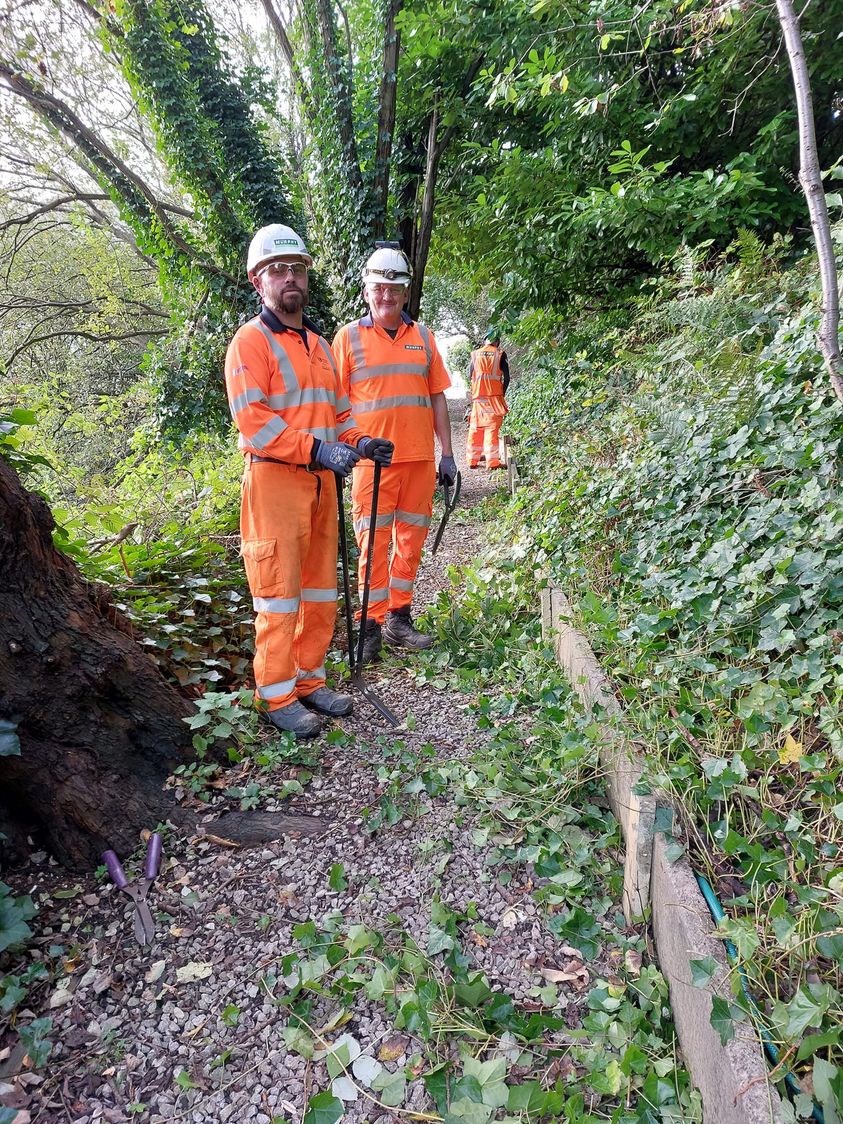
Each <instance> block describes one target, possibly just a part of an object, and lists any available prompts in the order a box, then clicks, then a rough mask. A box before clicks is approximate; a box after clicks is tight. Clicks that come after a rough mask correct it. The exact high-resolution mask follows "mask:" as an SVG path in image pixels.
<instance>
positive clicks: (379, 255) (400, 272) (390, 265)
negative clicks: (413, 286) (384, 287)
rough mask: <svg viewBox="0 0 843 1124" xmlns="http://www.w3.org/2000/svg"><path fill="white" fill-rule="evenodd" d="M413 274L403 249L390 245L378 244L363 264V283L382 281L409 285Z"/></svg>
mask: <svg viewBox="0 0 843 1124" xmlns="http://www.w3.org/2000/svg"><path fill="white" fill-rule="evenodd" d="M412 276H413V270H412V267H411V266H410V263H409V261H408V260H407V256H406V254H405V253H404V251H403V250H399V249H397V248H393V247H391V246H380V247H378V249H377V250H375V252H374V253H373V254H372V256H371V257H370V258H369V260H368V261H367V262H366V264H365V265H364V266H363V283H364V284H366V283H367V282H372V283H374V284H378V283H384V282H386V284H388V285H389V284H392V285H409V284H410V280H411V279H412Z"/></svg>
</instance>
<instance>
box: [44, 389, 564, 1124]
mask: <svg viewBox="0 0 843 1124" xmlns="http://www.w3.org/2000/svg"><path fill="white" fill-rule="evenodd" d="M463 406H464V404H463V403H462V402H454V403H453V404H452V416H453V422H454V431H455V451H456V453H457V457H458V461H461V462H462V472H463V488H462V500H461V511H459V510H458V511H457V512H455V514H454V516H453V517H452V520H451V524H450V526H449V528H448V530H447V532H446V534H445V538H444V540H443V543H442V546H441V547H440V550H439V551H438V552H437V555H436V556H435V557H431V556H430V555H429V554H428V555H426V557H425V559H424V561H423V563H422V568H421V572H420V577H419V582H418V587H417V596H416V608H417V609H420V608H422V607H423V606H424V605H425V604H430V603H431V602H432V600H433V599H434V597H435V596H436V594H437V592H438V591H439V590H441V589H444V588H446V587H447V586H448V579H447V577H446V570H447V568H448V567H449V566H453V565H461V564H465V563H468V562H470V561H471V560H472V558H474V557H475V555H476V554H477V553H478V552H479V551H480V550H481V549H482V545H483V543H482V538H483V534H482V527H481V526H479V525H478V523H477V520H476V518H472V516H471V510H472V508H473V507H475V506H476V505H477V503H478V502H479V501H480V500H481V499H482V498H483V497H484V496H486V495H488V494H490V492H492V491H494V490H495V489H496V488H499V487H502V486H504V487H505V486H506V474H505V473H503V472H500V471H498V472H494V473H487V472H484V471H482V470H478V471H470V470H467V469H466V468H465V466H464V457H463V453H464V447H465V435H464V434H465V427H464V425H463V423H462V411H463ZM438 514H439V513H438V509H437V512H435V514H434V528H435V525H436V522H437V520H438ZM411 669H412V656H411V655H410V656H408V657H407V658H406V659H402V660H400V661H398V660H395V659H394V658H391V659H390V660H389V661H388V663H386V664H384V665H383V666H381V667H379V668H376V669H373V670H372V671H370V672H369V673H368V675H367V678H368V679H369V680H370V681H371V683H372V684H373V686H375V687H376V688H377V690H378V691H379V692H380V693H381V694H382V696H383V698H384V700H385V702H386V703H387V704H388V705H389V706H390V707H391V708H392V709H393V710H394V711H395V712H396V713H397V714H399V715H401V716H405V715H408V714H409V715H412V719H413V725H414V728H413V729H402V730H401V731H399V732H398V733H397V734H396V733H394V732H392V731H390V730H389V728H388V727H387V726H386V724H385V723H384V722H383V720H382V719H381V718H380V717H379V716H378V715H377V714H375V713H374V712H373V711H372V709H371V708H370V707H369V706H368V705H367V703H366V702H365V701H364V700H362V699H360V698H358V699H357V700H356V703H355V713H354V715H353V716H352V717H351V718H349V719H346V720H343V721H342V724H341V725H342V728H343V729H344V730H345V731H347V732H348V733H349V734H353V735H355V736H356V737H355V744H352V745H351V746H348V747H346V746H341V747H340V746H334V745H330V744H328V743H327V742H326V741H325V739H324V737H323V738H322V739H320V741H319V742H318V743H316V744H317V747H318V751H319V756H320V765H319V769H318V773H317V775H316V776H314V778H313V780H312V782H311V783H310V785H309V786H307V787H306V788H305V791H304V795H302V796H301V797H297V798H295V800H294V801H293V803H292V810H295V811H299V812H302V813H304V814H308V815H319V816H323V817H325V819H326V820H327V821H328V829H327V831H326V832H325V834H324V835H322V836H321V837H319V838H315V839H306V838H295V837H292V836H291V837H288V838H285V839H283V840H280V841H278V842H276V843H272V844H269V845H267V846H260V847H255V848H251V849H230V848H226V847H225V846H221V845H219V844H218V843H214V842H211V841H209V840H207V839H203V838H202V837H201V836H197V837H194V838H193V839H191V840H184V839H182V840H177V839H174V840H172V841H171V842H168V845H167V855H166V860H165V865H164V869H163V871H162V873H161V876H160V877H159V879H158V881H157V882H156V883H155V885H154V887H153V889H152V892H151V899H150V900H151V905H152V908H153V910H154V913H155V916H156V920H157V932H158V936H157V940H156V943H155V944H154V945H153V947H152V948H151V949H150V950H148V951H145V950H140V949H139V948H138V946H137V945H136V944H135V943H134V941H133V939H132V936H131V920H130V911H129V909H128V908H127V907H126V903H125V899H124V898H123V897H122V896H121V895H120V894H119V893H118V892H116V891H115V890H114V889H113V888H109V887H104V886H101V885H100V886H98V887H95V886H94V885H93V883H92V882H90V881H89V882H88V883H86V884H85V885H84V886H83V890H84V891H85V892H84V894H80V895H79V896H77V897H75V898H70V899H67V900H59V901H55V900H54V901H53V909H54V911H55V912H54V913H52V914H51V909H50V906H49V905H45V906H44V908H43V909H42V913H41V916H40V919H39V922H40V926H41V928H40V933H41V936H40V939H41V940H42V944H59V943H60V944H62V945H63V946H64V948H65V950H66V957H67V960H66V963H67V966H68V969H69V970H70V969H72V971H71V974H70V975H69V977H68V979H67V980H65V981H64V987H65V991H64V993H63V995H64V998H63V999H62V1000H61V1003H60V1004H57V1005H55V1006H54V1007H53V1008H52V1009H49V1010H46V1011H45V1012H44V1013H45V1014H48V1015H49V1016H51V1017H52V1019H53V1023H54V1029H53V1033H52V1039H53V1041H54V1042H55V1048H54V1051H53V1056H52V1059H51V1061H50V1063H49V1066H48V1070H47V1077H46V1080H45V1081H44V1082H43V1084H42V1085H41V1086H40V1088H36V1089H35V1090H34V1097H33V1103H32V1104H31V1105H30V1112H31V1114H32V1117H31V1118H32V1121H45V1122H46V1121H72V1122H74V1124H94V1122H95V1121H109V1122H121V1121H128V1120H137V1119H140V1120H143V1121H148V1122H149V1124H160V1122H163V1121H167V1122H173V1121H191V1122H195V1124H203V1122H208V1124H211V1122H213V1124H217V1122H225V1121H235V1122H237V1124H246V1122H254V1124H270V1122H271V1121H272V1120H273V1118H275V1117H280V1118H286V1119H288V1120H292V1121H295V1122H296V1124H298V1121H300V1120H301V1118H302V1116H303V1113H304V1111H305V1108H306V1104H307V1100H308V1098H309V1097H310V1096H312V1095H313V1094H314V1093H315V1092H318V1091H320V1090H324V1089H327V1088H329V1085H330V1081H329V1079H328V1077H327V1073H326V1070H325V1065H324V1062H309V1061H305V1059H303V1058H301V1057H299V1056H297V1055H295V1054H292V1053H290V1052H288V1050H287V1049H286V1047H285V1046H284V1042H283V1040H282V1039H281V1036H280V1030H281V1028H282V1027H283V1025H284V1024H285V1023H286V1014H285V1012H284V1010H283V1009H282V1008H279V1007H278V1006H276V1005H275V1003H274V1002H273V996H274V994H275V992H274V991H273V987H275V988H277V987H278V986H283V985H272V984H269V983H268V982H267V976H268V975H271V974H273V973H274V972H276V971H277V965H278V961H279V959H280V958H281V957H283V956H284V955H286V954H287V953H288V952H290V951H291V950H292V949H293V948H294V947H296V946H295V944H294V942H293V940H292V937H291V931H292V928H293V926H295V925H296V924H298V923H299V922H302V921H306V920H308V919H310V918H313V919H314V920H316V921H317V922H318V921H319V919H320V918H322V917H324V916H325V915H326V914H328V913H330V912H332V911H340V912H341V913H342V914H343V915H344V917H345V919H346V922H347V923H355V922H359V923H361V924H365V925H366V926H367V927H369V928H373V929H376V930H377V929H381V928H383V927H384V926H386V925H387V917H388V916H389V915H391V914H396V915H397V916H398V917H399V918H400V920H401V923H402V924H403V925H404V926H405V928H406V929H407V930H408V931H409V933H410V934H412V936H413V937H414V938H415V939H416V940H418V941H419V942H420V944H422V945H424V944H425V943H426V934H427V929H428V924H429V921H430V904H431V901H432V899H433V897H434V895H435V894H437V895H438V896H439V897H440V899H441V900H442V901H443V902H445V903H446V904H448V905H450V906H452V907H453V908H455V909H459V910H464V909H465V908H466V907H467V906H468V904H469V902H472V903H474V907H475V908H476V910H477V916H478V920H479V921H480V922H482V923H484V924H485V925H486V926H487V927H488V931H489V932H490V934H491V935H490V936H488V937H487V938H486V939H485V941H483V940H481V941H480V942H479V943H478V944H477V945H476V947H473V948H472V950H471V951H472V955H473V958H474V962H475V964H476V966H477V967H478V968H482V969H484V970H485V972H486V973H487V976H488V978H489V981H490V983H491V985H492V986H493V987H495V988H499V989H501V990H504V991H506V992H507V993H509V994H510V995H512V996H513V997H515V998H523V997H524V996H525V995H526V994H527V992H528V990H529V988H530V987H532V986H535V985H536V984H537V983H540V982H542V981H541V978H540V976H539V974H538V972H537V968H536V965H537V963H540V960H541V957H542V956H544V955H546V954H548V953H549V952H550V951H551V949H552V945H553V941H552V938H551V937H550V936H549V935H548V934H547V933H546V932H544V931H543V928H542V926H541V924H540V922H539V918H538V913H537V908H536V905H535V903H534V901H533V899H532V897H531V895H530V893H529V887H528V886H525V885H521V884H519V883H518V878H519V877H522V878H523V877H526V875H525V874H524V872H521V874H519V873H518V872H516V874H515V877H514V878H513V881H512V882H511V883H509V884H508V885H507V886H505V887H504V886H502V885H500V884H499V882H498V881H497V878H496V875H495V874H493V873H492V871H491V869H490V867H488V866H487V865H486V857H487V848H484V847H482V846H476V845H475V844H474V842H473V841H472V835H471V828H472V826H473V825H474V822H475V821H474V817H473V815H472V814H471V813H470V812H467V811H466V809H465V808H461V807H457V806H456V805H455V803H454V801H453V799H452V797H451V796H450V795H449V793H448V792H447V791H446V792H445V793H443V795H442V796H440V797H437V798H436V799H433V800H430V799H426V800H422V801H421V802H420V804H419V806H418V808H417V810H416V814H414V815H412V816H409V815H408V816H407V817H406V818H404V819H402V820H400V821H399V822H398V823H397V824H395V825H394V826H392V827H384V828H382V829H381V830H379V831H377V832H376V833H374V834H371V833H370V832H369V831H368V830H366V828H365V825H364V819H363V810H364V809H366V808H372V807H375V806H376V805H377V802H378V799H379V796H380V793H381V787H380V786H379V782H378V778H377V775H376V770H377V767H378V765H379V764H380V763H381V762H382V760H383V757H382V754H383V749H382V747H379V745H378V741H377V739H378V736H379V735H380V736H382V737H383V738H385V739H388V741H389V743H391V742H392V741H393V740H394V738H395V737H396V736H397V737H400V738H401V740H402V741H403V742H404V743H405V746H406V747H407V749H408V750H411V751H413V750H414V751H418V750H420V749H421V747H422V746H423V745H425V744H430V745H432V746H433V748H434V750H435V753H436V755H437V757H441V758H442V759H448V760H453V759H455V758H456V759H459V758H465V757H468V756H469V755H471V754H472V752H473V751H474V750H475V749H476V748H477V747H478V746H481V745H482V744H483V741H484V738H485V737H487V734H486V733H485V732H484V731H481V730H479V729H478V728H477V725H476V723H475V720H474V717H473V716H472V714H471V712H470V710H469V707H468V703H467V700H465V699H463V698H460V697H454V695H452V694H450V693H448V692H444V691H438V690H436V689H435V688H434V687H432V686H430V685H423V686H420V685H418V684H417V683H416V682H414V680H413V678H412V675H411ZM420 813H423V814H420ZM334 863H341V864H342V865H343V868H344V876H345V879H346V881H347V889H345V890H344V891H342V892H335V891H334V890H332V889H331V888H330V886H329V882H328V879H329V874H330V871H331V867H332V865H333V864H334ZM33 880H34V881H37V871H35V870H34V871H33ZM74 884H76V883H73V882H71V881H68V886H71V885H74ZM63 918H64V919H63ZM45 925H46V928H44V926H45ZM188 965H194V966H198V968H196V967H195V968H194V974H195V975H196V976H197V977H198V978H196V979H195V980H194V982H179V977H178V976H177V972H178V970H179V969H185V968H186V966H188ZM55 1000H56V993H55V992H54V994H53V1002H54V1003H55ZM229 1006H232V1007H237V1008H239V1018H238V1019H237V1022H236V1025H234V1026H232V1025H228V1024H227V1022H226V1020H225V1019H224V1018H223V1012H224V1010H225V1008H226V1007H229ZM324 1013H325V1014H326V1015H328V1014H330V1013H331V1012H330V1007H329V1006H327V1005H326V1007H325V1012H324ZM230 1021H231V1019H229V1022H230ZM343 1030H344V1031H345V1032H350V1033H352V1034H353V1035H354V1036H355V1038H356V1039H357V1040H358V1041H359V1042H360V1044H361V1046H363V1048H364V1051H366V1050H368V1051H374V1052H376V1051H377V1048H378V1046H379V1045H380V1044H382V1043H383V1042H384V1041H385V1040H386V1039H388V1038H390V1037H391V1036H393V1035H394V1034H395V1030H394V1027H393V1026H392V1024H391V1022H390V1021H389V1019H388V1017H387V1016H386V1014H385V1012H384V1011H383V1009H382V1008H381V1007H380V1006H379V1005H378V1004H376V1003H369V1002H367V1001H366V1000H365V997H364V996H363V995H362V992H361V993H359V994H358V996H357V998H356V1000H355V1003H354V1007H353V1017H352V1020H351V1021H350V1022H349V1023H348V1024H346V1025H345V1026H344V1027H343ZM407 1051H408V1053H412V1052H413V1046H412V1043H411V1042H409V1041H408V1044H407ZM221 1059H222V1060H221ZM404 1060H406V1057H404V1058H397V1059H396V1060H395V1063H394V1065H393V1066H392V1068H395V1066H397V1065H399V1064H402V1062H403V1061H404ZM180 1074H181V1075H182V1076H181V1077H179V1075H180ZM139 1106H146V1107H145V1108H141V1107H139ZM407 1107H409V1108H411V1109H412V1110H413V1111H416V1112H425V1111H430V1110H431V1109H432V1102H431V1100H430V1098H429V1096H428V1094H427V1093H426V1091H425V1088H424V1085H423V1084H422V1083H421V1082H420V1081H414V1082H411V1083H410V1084H409V1085H408V1094H407V1098H406V1100H405V1103H404V1108H407ZM344 1119H345V1120H347V1121H349V1122H350V1124H355V1122H358V1121H364V1120H380V1121H383V1122H386V1121H388V1120H392V1119H395V1116H394V1115H393V1114H391V1113H390V1112H389V1111H386V1110H384V1109H383V1108H381V1107H379V1106H378V1105H376V1104H374V1103H372V1102H371V1101H369V1100H367V1099H366V1098H365V1097H364V1096H362V1095H361V1096H360V1097H359V1098H358V1100H357V1101H356V1102H351V1103H349V1104H348V1105H347V1106H346V1115H345V1118H344Z"/></svg>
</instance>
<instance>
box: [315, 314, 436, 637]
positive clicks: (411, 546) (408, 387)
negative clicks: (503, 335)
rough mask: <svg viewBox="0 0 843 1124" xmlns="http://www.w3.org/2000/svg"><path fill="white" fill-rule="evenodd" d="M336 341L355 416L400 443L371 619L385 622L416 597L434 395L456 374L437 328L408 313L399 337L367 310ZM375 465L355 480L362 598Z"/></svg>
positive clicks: (388, 482)
mask: <svg viewBox="0 0 843 1124" xmlns="http://www.w3.org/2000/svg"><path fill="white" fill-rule="evenodd" d="M333 346H334V355H335V356H336V359H337V365H338V367H339V373H340V379H341V381H342V386H343V390H345V391H346V393H347V394H348V397H349V400H350V402H351V408H352V410H353V411H354V416H355V417H356V418H358V420H359V422H360V424H361V425H362V426H364V427H365V432H366V433H367V434H371V435H372V436H373V437H385V438H387V439H388V440H389V441H391V442H392V443H393V445H394V446H395V452H394V454H393V457H392V464H391V465H390V466H389V468H385V469H383V472H382V474H381V482H380V492H379V495H378V514H377V519H376V522H375V549H374V555H373V557H372V582H371V588H370V591H369V615H370V618H371V619H372V620H375V621H378V623H380V624H382V623H383V621H384V620H385V618H386V614H387V611H388V610H392V611H394V610H397V609H405V608H407V607H408V606H409V605H410V604H411V602H412V600H413V586H414V583H415V580H416V574H417V573H418V569H419V563H420V562H421V555H422V548H423V547H424V542H425V539H426V538H427V533H428V530H429V529H430V521H431V517H432V515H433V493H434V491H435V488H436V468H435V465H434V445H433V436H434V428H433V408H432V406H431V395H433V394H441V393H442V391H444V390H445V389H446V388H447V387H449V386H450V385H451V380H450V377H449V376H448V372H447V370H446V369H445V364H444V363H443V362H442V357H441V355H440V354H439V349H438V348H437V346H436V340H435V339H434V337H433V334H432V333H431V332H430V331H429V330H428V329H427V328H426V327H425V326H424V325H423V324H419V323H417V322H415V321H413V320H411V319H410V317H409V316H408V315H407V314H406V313H402V314H401V325H400V327H399V328H398V331H397V332H396V334H395V339H392V338H391V337H390V335H389V333H388V332H387V331H386V330H385V329H384V328H381V327H380V326H379V325H377V324H375V323H374V321H373V320H372V317H371V315H369V316H364V317H363V318H362V319H361V320H356V321H354V322H353V323H351V324H346V325H345V327H343V328H340V330H339V331H338V332H337V334H336V337H335V339H334V345H333ZM373 469H374V465H373V464H371V463H370V462H368V461H366V462H365V463H364V462H363V461H360V462H359V463H358V464H357V465H355V468H354V480H353V483H352V487H351V505H352V515H353V518H354V534H355V537H356V539H357V546H358V548H359V551H360V560H359V569H358V584H359V589H360V595H361V597H362V594H363V580H364V575H365V573H366V560H367V557H368V549H369V535H368V532H369V521H370V518H371V512H372V483H373V479H374V473H373ZM390 544H391V545H392V558H391V560H390V558H389V547H390Z"/></svg>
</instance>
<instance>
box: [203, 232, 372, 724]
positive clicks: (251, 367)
mask: <svg viewBox="0 0 843 1124" xmlns="http://www.w3.org/2000/svg"><path fill="white" fill-rule="evenodd" d="M312 264H313V259H312V258H311V256H310V254H309V253H308V252H307V249H306V247H305V244H304V242H303V241H302V240H301V238H300V237H299V236H298V234H296V232H295V231H294V230H291V229H290V227H288V226H283V225H281V224H280V223H273V224H272V225H271V226H265V227H263V228H262V229H261V230H259V231H258V232H257V234H256V235H255V236H254V238H253V239H252V242H251V245H250V246H249V252H248V257H247V260H246V268H247V272H248V275H249V280H250V281H251V282H252V284H253V285H254V287H255V289H257V291H258V293H259V294H260V297H261V301H262V308H261V312H260V315H259V316H256V317H255V318H254V319H253V320H250V321H249V322H248V323H246V324H244V325H243V327H242V328H240V329H239V330H238V331H237V333H236V334H235V336H234V338H233V340H232V341H231V343H230V344H229V348H228V354H227V355H226V360H225V381H226V389H227V391H228V401H229V405H230V407H231V415H232V417H233V418H234V424H235V425H236V426H237V428H238V430H239V431H240V439H239V445H240V448H241V450H242V451H243V453H244V456H245V470H244V474H243V484H242V489H241V508H240V533H241V540H242V548H241V549H242V554H243V562H244V564H245V567H246V576H247V577H248V580H249V589H250V590H251V593H252V598H253V605H254V609H255V613H256V618H255V684H256V694H257V697H258V698H259V699H261V700H263V702H264V703H265V704H266V706H267V708H268V717H269V719H270V721H271V722H272V724H273V725H274V726H275V727H277V729H279V730H289V731H290V732H291V733H293V734H294V735H295V736H296V737H299V738H308V737H314V736H315V735H316V734H318V733H319V731H320V730H321V728H322V722H323V720H322V718H320V715H329V716H331V717H337V716H340V715H345V714H350V713H351V706H352V704H351V696H350V695H345V694H340V693H339V692H338V691H333V690H331V688H329V687H327V686H326V685H325V668H324V660H325V653H326V652H327V650H328V646H329V645H330V643H331V637H332V635H333V631H334V621H335V617H336V606H337V491H336V485H335V480H334V475H335V474H336V475H337V476H340V477H345V476H347V475H348V474H349V473H350V472H351V470H352V468H353V467H354V465H355V464H356V463H357V462H358V461H359V460H360V458H361V457H371V458H373V459H375V458H376V459H377V460H379V461H380V462H381V463H382V464H389V460H390V456H391V454H392V445H391V444H390V443H389V441H384V440H382V439H380V438H377V437H369V436H365V435H364V432H363V430H361V429H360V428H358V426H357V423H356V421H355V420H354V418H353V416H352V413H351V406H350V405H349V402H348V397H347V396H346V394H345V393H344V392H343V390H342V388H341V386H340V381H339V376H338V373H337V367H336V363H335V361H334V356H333V353H332V352H331V348H330V347H329V345H328V342H327V340H325V339H324V338H323V337H322V336H321V335H320V334H319V332H318V329H317V328H316V326H315V325H314V324H313V323H312V322H311V321H310V320H309V319H308V318H307V317H306V316H305V315H304V309H305V308H306V306H307V292H308V270H309V269H310V267H311V266H312Z"/></svg>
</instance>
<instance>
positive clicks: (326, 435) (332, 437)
mask: <svg viewBox="0 0 843 1124" xmlns="http://www.w3.org/2000/svg"><path fill="white" fill-rule="evenodd" d="M304 432H305V433H309V434H310V435H311V437H318V438H319V440H320V441H336V439H337V431H336V430H335V429H334V427H333V426H324V425H314V426H312V427H311V428H310V429H306V430H305V431H304Z"/></svg>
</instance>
